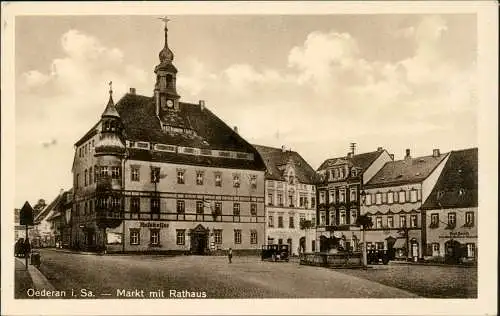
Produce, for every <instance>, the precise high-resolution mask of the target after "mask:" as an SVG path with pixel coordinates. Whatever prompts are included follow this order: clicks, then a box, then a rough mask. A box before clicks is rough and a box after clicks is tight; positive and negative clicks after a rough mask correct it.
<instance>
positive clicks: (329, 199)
mask: <svg viewBox="0 0 500 316" xmlns="http://www.w3.org/2000/svg"><path fill="white" fill-rule="evenodd" d="M329 193H330V194H329V196H328V202H330V203H335V190H330V192H329Z"/></svg>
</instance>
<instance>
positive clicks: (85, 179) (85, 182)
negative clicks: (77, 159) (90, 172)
mask: <svg viewBox="0 0 500 316" xmlns="http://www.w3.org/2000/svg"><path fill="white" fill-rule="evenodd" d="M83 179H84V180H83V185H84V186H87V169H85V176H84V178H83Z"/></svg>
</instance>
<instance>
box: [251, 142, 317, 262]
mask: <svg viewBox="0 0 500 316" xmlns="http://www.w3.org/2000/svg"><path fill="white" fill-rule="evenodd" d="M254 147H255V148H256V149H257V150H258V152H259V154H260V155H261V157H262V159H263V160H264V162H265V163H266V168H267V170H266V174H265V178H266V183H265V196H266V206H265V209H266V219H267V225H266V238H265V240H266V241H267V244H288V246H289V249H290V253H291V254H292V255H298V254H299V253H301V252H310V251H312V248H313V241H314V240H315V238H314V226H313V225H311V224H310V223H314V222H315V215H316V189H315V183H316V179H317V176H316V173H315V171H314V169H313V168H312V167H311V166H310V165H309V164H308V163H307V162H306V161H305V160H304V159H303V158H302V157H301V156H300V155H299V154H298V153H297V152H295V151H291V150H286V149H285V148H284V147H283V148H273V147H267V146H259V145H254Z"/></svg>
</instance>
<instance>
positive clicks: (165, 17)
mask: <svg viewBox="0 0 500 316" xmlns="http://www.w3.org/2000/svg"><path fill="white" fill-rule="evenodd" d="M158 19H159V20H162V21H163V22H165V28H167V23H168V21H170V19H169V18H168V17H167V16H164V17H161V18H158Z"/></svg>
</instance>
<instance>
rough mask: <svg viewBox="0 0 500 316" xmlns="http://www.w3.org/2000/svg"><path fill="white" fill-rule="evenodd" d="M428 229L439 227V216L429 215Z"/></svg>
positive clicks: (435, 214)
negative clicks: (429, 223)
mask: <svg viewBox="0 0 500 316" xmlns="http://www.w3.org/2000/svg"><path fill="white" fill-rule="evenodd" d="M430 227H431V228H436V227H439V214H437V213H434V214H431V225H430Z"/></svg>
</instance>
